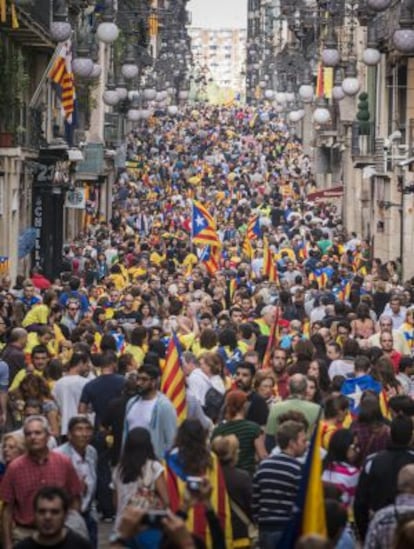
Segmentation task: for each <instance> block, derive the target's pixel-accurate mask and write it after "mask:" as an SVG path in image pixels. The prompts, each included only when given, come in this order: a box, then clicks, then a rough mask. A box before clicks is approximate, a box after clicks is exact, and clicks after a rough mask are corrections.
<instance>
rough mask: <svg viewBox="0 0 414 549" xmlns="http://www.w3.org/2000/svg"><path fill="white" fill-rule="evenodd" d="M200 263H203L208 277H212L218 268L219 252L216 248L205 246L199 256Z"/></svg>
mask: <svg viewBox="0 0 414 549" xmlns="http://www.w3.org/2000/svg"><path fill="white" fill-rule="evenodd" d="M200 263H203V264H204V265H205V266H206V268H207V272H208V274H209V275H210V276H212V275H214V274H215V273H216V272H217V271H218V270H219V268H220V250H219V248H217V247H216V246H205V247H204V248H203V251H202V252H201V256H200Z"/></svg>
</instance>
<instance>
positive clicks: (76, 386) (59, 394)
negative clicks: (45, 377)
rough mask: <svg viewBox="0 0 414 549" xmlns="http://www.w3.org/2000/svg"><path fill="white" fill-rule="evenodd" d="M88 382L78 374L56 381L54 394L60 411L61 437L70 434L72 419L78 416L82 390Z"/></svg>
mask: <svg viewBox="0 0 414 549" xmlns="http://www.w3.org/2000/svg"><path fill="white" fill-rule="evenodd" d="M88 381H89V380H88V379H87V378H86V377H82V376H80V375H78V374H76V375H73V376H72V375H68V376H64V377H62V378H60V379H58V381H56V383H55V386H54V387H53V390H52V394H53V397H54V399H55V401H56V404H57V405H58V407H59V411H60V416H61V428H60V434H61V435H66V434H67V433H68V423H69V420H70V418H71V417H73V416H76V415H77V414H78V406H79V401H80V397H81V394H82V389H83V388H84V387H85V385H86V384H87V383H88Z"/></svg>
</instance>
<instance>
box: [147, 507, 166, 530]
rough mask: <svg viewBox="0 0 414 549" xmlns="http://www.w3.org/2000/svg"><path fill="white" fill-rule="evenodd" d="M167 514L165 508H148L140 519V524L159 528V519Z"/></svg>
mask: <svg viewBox="0 0 414 549" xmlns="http://www.w3.org/2000/svg"><path fill="white" fill-rule="evenodd" d="M167 516H168V513H167V511H165V510H158V509H149V510H148V511H147V512H146V514H145V515H144V518H143V519H142V524H146V525H147V526H150V527H151V528H161V521H162V519H163V518H166V517H167Z"/></svg>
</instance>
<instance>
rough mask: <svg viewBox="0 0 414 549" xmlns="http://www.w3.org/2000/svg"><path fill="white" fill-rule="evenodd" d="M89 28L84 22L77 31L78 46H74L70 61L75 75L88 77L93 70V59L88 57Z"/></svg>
mask: <svg viewBox="0 0 414 549" xmlns="http://www.w3.org/2000/svg"><path fill="white" fill-rule="evenodd" d="M88 35H89V29H88V28H87V26H86V22H85V23H84V24H83V26H82V27H81V28H80V30H79V32H78V47H77V48H76V57H75V59H74V60H73V61H72V70H73V73H74V74H75V75H76V76H79V77H80V78H89V77H90V76H91V74H92V71H93V65H94V63H93V61H92V59H91V57H90V51H89V47H88Z"/></svg>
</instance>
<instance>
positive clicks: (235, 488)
mask: <svg viewBox="0 0 414 549" xmlns="http://www.w3.org/2000/svg"><path fill="white" fill-rule="evenodd" d="M239 448H240V446H239V440H238V438H237V437H236V435H227V436H218V437H216V438H215V439H214V440H213V442H212V450H213V452H214V453H215V454H217V456H218V458H219V460H220V464H221V466H222V468H223V473H224V478H225V481H226V488H227V490H228V493H229V497H230V506H231V511H232V512H231V524H232V527H233V541H234V547H238V548H240V549H248V548H250V546H251V540H250V539H249V529H248V521H250V522H251V521H252V519H251V509H250V503H251V495H252V481H251V478H250V475H249V474H248V473H247V472H246V471H243V470H242V469H239V468H238V467H236V464H237V461H238V454H239ZM240 509H241V513H240V511H239V510H240Z"/></svg>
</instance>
